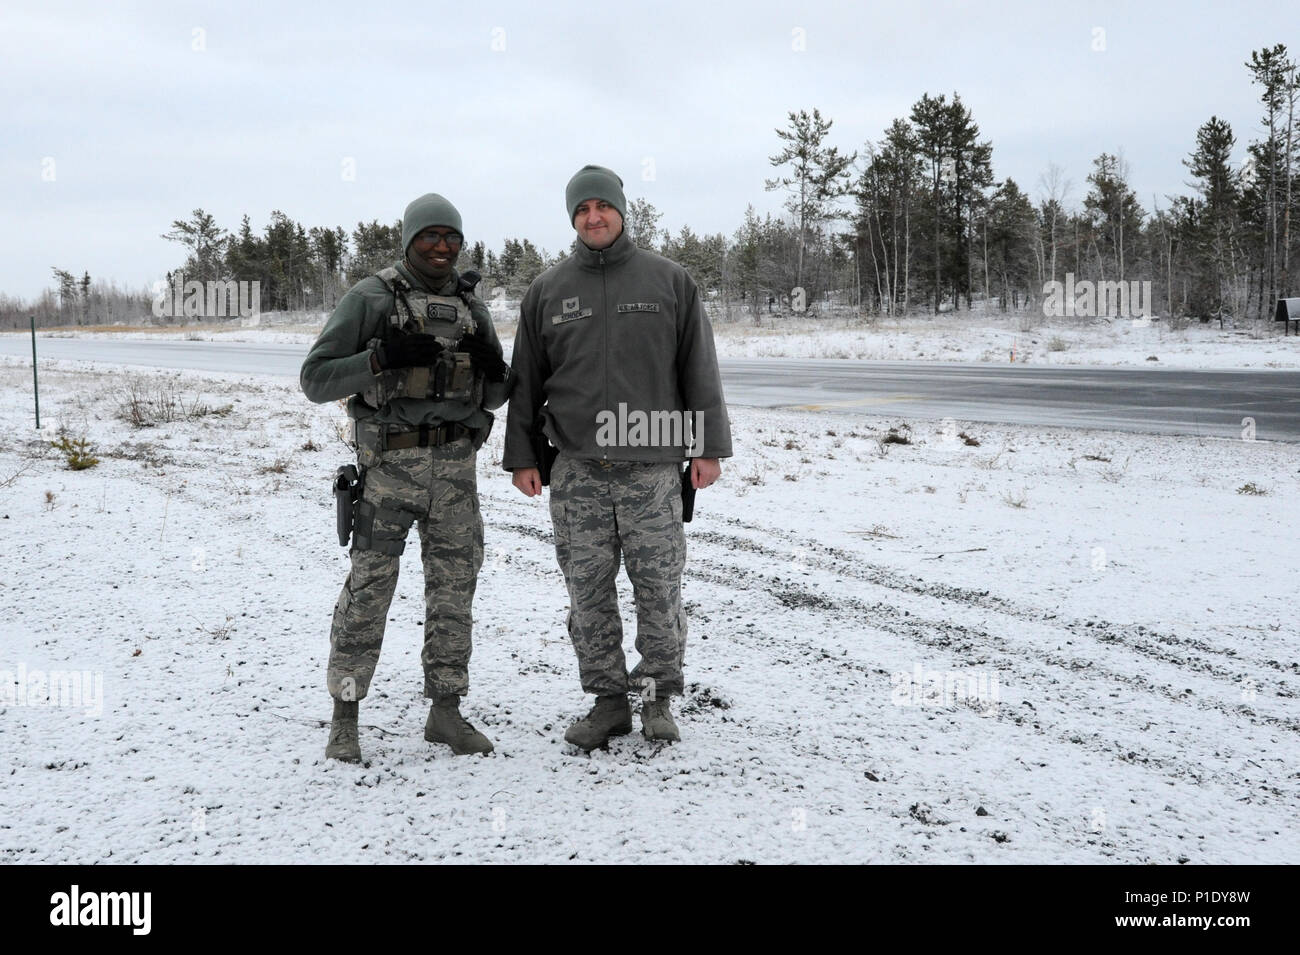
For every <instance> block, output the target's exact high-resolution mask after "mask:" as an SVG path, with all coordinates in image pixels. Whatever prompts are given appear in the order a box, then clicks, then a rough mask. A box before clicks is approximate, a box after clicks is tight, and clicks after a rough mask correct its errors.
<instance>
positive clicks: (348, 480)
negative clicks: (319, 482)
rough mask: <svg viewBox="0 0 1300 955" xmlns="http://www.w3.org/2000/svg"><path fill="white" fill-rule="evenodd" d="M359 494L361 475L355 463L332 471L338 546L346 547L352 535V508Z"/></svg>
mask: <svg viewBox="0 0 1300 955" xmlns="http://www.w3.org/2000/svg"><path fill="white" fill-rule="evenodd" d="M360 494H361V475H360V474H359V473H358V472H357V466H356V465H355V464H345V465H343V466H342V467H340V468H339V469H338V470H337V471H335V472H334V514H335V517H336V518H337V521H338V532H339V546H340V547H347V546H348V538H350V537H351V536H352V509H353V505H355V504H356V503H357V498H358V497H359V496H360Z"/></svg>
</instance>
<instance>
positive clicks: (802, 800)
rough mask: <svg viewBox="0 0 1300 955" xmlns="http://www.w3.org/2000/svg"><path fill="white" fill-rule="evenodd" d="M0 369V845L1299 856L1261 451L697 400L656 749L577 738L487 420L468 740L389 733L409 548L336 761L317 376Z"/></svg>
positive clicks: (523, 511) (529, 530)
mask: <svg viewBox="0 0 1300 955" xmlns="http://www.w3.org/2000/svg"><path fill="white" fill-rule="evenodd" d="M1143 331H1147V330H1143ZM845 334H848V333H845ZM852 334H859V333H857V332H853V333H852ZM863 334H871V333H870V332H864V333H863ZM720 339H721V340H722V341H723V342H724V343H728V342H729V341H730V339H729V336H728V335H727V333H726V329H725V328H723V329H722V332H721V334H720ZM1278 344H1279V340H1273V341H1271V342H1254V343H1252V344H1248V345H1243V349H1252V348H1253V349H1257V350H1261V351H1259V352H1258V356H1259V357H1262V356H1264V355H1265V353H1264V352H1263V351H1262V349H1263V348H1264V347H1265V345H1267V346H1268V347H1276V346H1278ZM730 347H731V346H730V345H726V348H730ZM746 347H749V346H746ZM963 347H967V346H963ZM970 347H976V346H970ZM1145 347H1146V346H1145V345H1144V346H1143V347H1142V350H1145ZM724 350H725V349H724ZM730 353H734V352H730ZM1081 353H1082V352H1074V353H1073V354H1075V355H1076V357H1077V356H1078V355H1079V354H1081ZM1175 353H1176V352H1175V350H1174V349H1173V347H1172V344H1171V345H1170V347H1169V348H1168V349H1167V350H1165V351H1162V352H1161V360H1162V362H1163V361H1165V360H1167V359H1166V356H1169V357H1168V360H1169V361H1170V363H1172V362H1173V358H1172V356H1173V355H1174V354H1175ZM1071 354H1072V350H1071V351H1066V352H1063V353H1061V355H1063V356H1069V355H1071ZM1216 354H1223V353H1219V352H1216ZM1242 354H1245V351H1243V352H1242ZM1252 354H1255V353H1254V352H1252ZM1288 354H1289V355H1290V356H1291V357H1290V358H1288V359H1285V360H1287V361H1290V362H1291V363H1292V364H1295V360H1294V358H1295V355H1296V352H1295V351H1294V350H1292V351H1290V352H1289V353H1288ZM869 357H899V356H897V355H893V356H890V355H882V356H874V355H873V356H869ZM944 357H956V356H944ZM1255 360H1256V359H1252V361H1255ZM1277 360H1278V361H1283V360H1284V359H1282V358H1278V359H1277ZM30 387H31V370H30V366H29V365H27V364H24V363H22V362H20V361H17V360H13V359H3V360H0V395H2V396H3V401H2V402H0V415H2V416H3V425H4V427H3V429H2V430H0V547H2V548H3V552H4V555H5V558H6V559H5V560H4V562H3V564H2V565H0V629H2V631H3V642H2V648H3V649H2V650H0V653H2V656H0V671H6V672H3V673H0V750H2V751H3V753H4V757H5V760H4V761H5V763H6V764H7V765H8V767H9V770H8V773H7V774H6V778H5V780H4V799H3V801H2V802H0V854H2V855H0V858H3V860H4V861H10V862H12V861H18V862H46V863H53V862H83V863H89V862H105V861H113V862H150V863H159V862H187V861H200V862H303V861H319V862H339V861H349V862H409V861H458V862H564V861H567V860H572V861H575V862H633V861H653V862H707V863H738V862H757V863H791V862H799V863H808V862H948V863H1051V862H1069V863H1112V862H1122V863H1178V862H1189V863H1194V864H1199V863H1246V862H1264V863H1297V862H1300V825H1298V824H1297V819H1300V768H1298V767H1300V702H1298V701H1297V693H1298V692H1300V663H1298V662H1297V659H1298V658H1297V637H1298V636H1300V632H1298V629H1297V620H1298V619H1300V613H1298V612H1297V611H1298V610H1300V607H1298V606H1297V604H1298V601H1297V594H1300V539H1297V535H1296V528H1297V527H1300V455H1298V454H1297V448H1296V447H1295V446H1294V445H1277V444H1272V443H1269V442H1265V441H1245V440H1239V441H1225V440H1216V439H1205V438H1195V437H1192V438H1163V437H1147V436H1141V435H1131V434H1120V433H1108V432H1100V431H1093V432H1081V431H1066V430H1052V429H1030V428H1014V427H1002V426H997V427H990V426H984V425H970V424H968V423H965V422H952V423H949V424H935V423H928V422H920V421H912V422H910V425H911V428H910V429H909V428H907V427H905V425H907V424H909V422H905V421H900V420H898V419H896V418H884V417H872V416H866V415H858V414H852V415H848V414H837V415H826V414H810V413H796V412H781V411H755V410H751V409H745V408H734V409H733V426H734V432H735V446H736V457H735V458H734V459H732V460H731V461H730V462H728V463H727V464H726V466H725V471H724V474H723V479H722V481H721V482H720V483H719V484H718V485H717V486H715V487H714V488H712V489H709V490H707V491H702V492H701V493H700V496H699V500H698V503H697V510H696V518H695V521H694V523H692V524H691V525H689V527H688V529H687V536H688V541H689V547H690V555H689V563H688V566H687V571H686V577H685V595H686V600H687V607H688V612H689V618H690V637H689V642H688V649H687V658H686V667H687V682H688V685H689V691H688V694H687V696H686V697H685V698H684V700H682V701H679V702H680V705H679V706H678V707H677V708H676V709H677V712H678V713H679V718H678V722H679V725H680V727H681V730H682V735H683V740H682V742H681V743H680V744H677V745H674V746H665V745H662V744H654V745H652V744H649V743H647V742H646V741H645V740H643V739H642V738H641V737H640V736H639V735H632V736H628V737H623V738H620V739H617V740H615V741H614V742H612V744H611V745H610V747H609V749H608V750H607V751H597V752H595V753H593V754H591V755H590V756H588V755H585V754H582V753H581V752H579V751H577V750H575V749H573V748H572V747H570V746H568V745H567V744H565V743H564V741H563V733H564V729H565V728H566V727H567V726H568V724H569V723H570V722H571V721H572V720H573V719H574V718H576V717H577V716H579V715H580V714H581V713H583V712H585V710H586V708H587V706H588V705H589V698H585V697H584V696H583V694H582V692H581V689H580V687H579V685H578V680H577V666H576V662H575V660H574V656H573V652H572V650H571V648H570V646H569V645H568V642H567V638H566V635H565V632H564V613H565V604H566V596H565V593H564V589H563V585H562V582H561V578H560V575H559V571H558V570H557V568H556V566H555V557H554V552H553V550H552V546H551V537H550V522H549V516H548V511H547V509H546V506H545V503H544V501H541V500H535V499H534V500H529V499H525V498H524V497H523V496H521V495H520V494H519V493H518V492H516V491H515V490H514V489H513V488H512V487H511V486H510V482H509V479H508V476H507V475H506V474H505V473H504V472H502V471H501V470H500V467H499V461H500V454H501V430H502V429H501V428H500V427H498V429H497V431H496V432H495V433H494V435H493V436H492V439H491V440H490V441H489V444H488V446H487V447H485V448H484V450H483V452H482V453H481V454H480V458H479V463H480V492H481V496H482V507H483V515H484V520H485V524H486V538H487V560H486V563H485V566H484V569H483V573H482V576H481V578H480V581H479V589H478V595H477V598H476V603H475V618H476V626H475V652H474V658H473V661H472V664H471V669H470V678H471V694H470V696H469V697H468V698H467V700H466V701H465V703H464V706H463V710H464V712H465V713H466V715H467V716H469V717H470V718H471V719H472V720H474V721H475V722H476V723H477V724H478V725H479V726H480V728H482V729H483V730H484V732H486V733H487V735H488V736H489V737H490V738H491V739H493V740H494V741H495V744H496V752H495V753H494V754H493V755H491V756H489V757H482V758H480V757H460V758H458V757H453V756H452V755H451V753H450V751H449V750H448V749H447V748H446V747H442V746H435V745H431V744H428V743H426V742H424V740H423V738H422V728H423V721H424V716H425V712H426V704H425V702H424V701H423V699H422V698H421V696H420V689H421V685H422V684H421V676H420V670H419V662H418V654H419V645H420V631H421V622H422V618H423V608H422V600H421V594H422V580H421V574H420V568H419V548H418V545H417V546H413V545H408V548H407V552H406V555H405V556H404V557H403V559H402V576H401V580H400V582H399V584H398V592H397V598H396V599H395V600H394V603H393V610H392V613H391V614H390V622H389V625H388V635H387V641H386V644H385V649H384V655H383V658H382V660H381V661H380V664H379V670H378V674H377V678H376V682H375V685H374V687H373V691H372V694H371V696H370V697H369V698H367V699H366V700H365V701H364V702H363V703H362V706H361V724H362V747H363V750H364V752H365V755H366V762H365V764H364V765H361V766H351V765H344V764H339V763H334V762H329V763H327V762H326V761H325V760H324V759H323V750H324V746H325V741H326V735H327V721H328V717H329V713H330V700H329V698H328V696H327V694H326V692H325V689H324V667H325V658H326V652H327V645H328V627H329V621H330V613H331V610H332V607H333V603H334V600H335V598H336V596H337V594H338V591H339V588H340V586H341V584H342V581H343V578H344V576H345V573H346V568H347V558H346V553H345V551H344V550H343V549H342V548H340V547H339V546H338V544H337V540H336V539H335V537H334V514H333V502H332V499H331V497H330V495H329V481H330V477H331V475H332V473H333V470H334V468H335V467H336V466H338V465H339V464H342V463H346V461H347V460H348V452H347V450H346V449H345V447H344V445H343V443H342V441H341V439H340V436H339V435H340V429H341V427H342V426H343V424H344V422H345V418H344V416H343V414H342V412H341V410H340V409H339V407H338V406H337V405H334V404H330V405H325V406H315V405H311V404H310V403H308V402H307V401H306V399H304V398H303V397H302V395H301V394H300V393H299V392H298V390H297V388H296V387H295V386H294V385H293V384H292V383H290V382H284V381H280V380H272V379H258V378H248V377H240V376H236V375H225V376H221V375H207V376H200V375H198V374H196V373H185V374H184V375H178V374H174V373H173V374H168V373H154V372H140V371H134V370H131V371H127V370H116V371H115V370H112V369H105V368H104V367H103V366H96V367H94V368H92V367H91V366H77V365H74V364H71V363H48V364H47V363H42V375H41V412H42V419H43V422H45V423H47V428H46V430H45V432H44V433H43V434H38V433H37V432H36V431H35V430H34V429H33V427H32V418H31V404H30ZM132 395H134V399H135V409H136V416H137V417H138V418H139V419H141V420H149V419H154V420H155V421H156V423H154V424H153V425H152V426H150V427H140V428H137V427H134V426H133V425H132V424H131V423H129V422H128V421H126V420H123V419H122V417H120V415H121V414H122V413H123V411H124V410H129V402H130V399H131V396H132ZM168 416H171V417H174V418H175V420H172V421H170V422H167V421H158V420H157V419H158V418H160V417H161V418H166V417H168ZM60 427H62V428H63V429H64V431H65V433H66V434H68V435H70V436H73V437H79V436H85V437H86V438H87V439H88V440H89V443H90V445H91V447H92V449H93V451H94V453H95V454H97V455H98V457H99V458H100V463H99V464H98V465H97V466H95V467H93V468H90V469H88V470H82V471H71V470H68V469H66V468H65V466H64V456H63V454H61V453H60V452H57V451H54V450H53V449H51V448H50V447H49V445H48V441H49V440H50V439H52V438H54V437H56V436H57V430H58V429H59V428H60ZM891 428H893V429H895V431H894V435H895V436H896V438H897V439H910V441H911V443H910V444H903V443H886V439H887V438H888V437H889V435H890V429H891ZM968 439H969V440H971V441H978V442H979V443H978V445H975V444H970V443H968ZM414 539H415V538H414V535H413V536H412V540H413V541H414ZM620 581H621V589H622V591H623V597H624V618H625V620H626V621H628V622H629V625H628V638H627V642H628V645H629V651H630V645H631V639H632V629H633V628H632V625H631V621H632V619H633V617H632V613H631V605H630V593H629V589H628V586H627V582H626V578H620ZM630 652H631V651H630ZM58 674H63V678H62V679H60V678H59V676H58ZM74 674H76V678H75V679H74V678H73V675H74ZM20 677H21V679H20ZM51 682H53V683H54V684H56V685H57V688H56V689H55V690H54V691H53V692H51V690H50V684H51ZM637 725H638V729H639V720H638V723H637Z"/></svg>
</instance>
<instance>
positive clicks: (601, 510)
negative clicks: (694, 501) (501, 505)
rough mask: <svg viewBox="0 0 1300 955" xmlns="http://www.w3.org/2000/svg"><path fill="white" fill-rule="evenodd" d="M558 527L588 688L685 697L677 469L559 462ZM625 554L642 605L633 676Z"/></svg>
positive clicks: (573, 633) (555, 482)
mask: <svg viewBox="0 0 1300 955" xmlns="http://www.w3.org/2000/svg"><path fill="white" fill-rule="evenodd" d="M551 520H552V523H553V524H554V527H555V554H556V557H557V559H558V561H559V564H560V570H561V571H562V572H563V574H564V582H565V585H566V586H567V587H568V590H569V638H570V639H571V640H572V641H573V647H574V651H575V652H576V654H577V657H578V674H579V677H580V679H581V680H582V688H583V690H584V691H585V692H587V693H593V694H595V695H596V696H606V695H608V694H612V693H626V692H627V691H628V690H629V689H631V690H634V691H636V692H641V693H647V694H649V693H654V694H657V695H662V696H679V695H681V692H682V662H683V657H684V654H685V652H686V614H685V613H683V611H682V586H681V583H682V568H683V567H684V566H685V564H686V534H685V533H684V531H683V529H682V499H681V480H680V470H679V467H678V465H677V464H675V463H671V462H669V463H658V464H656V463H642V462H630V461H586V460H582V459H581V458H572V457H568V456H567V455H561V456H559V457H558V458H557V459H556V461H555V466H554V468H553V469H552V471H551ZM620 557H621V559H622V562H623V565H624V566H625V567H626V568H627V576H628V579H629V580H631V581H632V593H633V596H634V598H635V600H636V619H637V628H636V650H637V653H638V654H639V655H640V657H641V660H640V662H639V663H637V665H636V667H635V669H633V670H632V673H631V676H630V677H629V675H628V672H627V664H626V662H625V661H624V657H623V621H622V618H621V617H620V615H619V611H618V592H617V590H616V589H615V587H614V579H615V578H616V577H617V576H618V568H619V561H620ZM629 684H630V685H629Z"/></svg>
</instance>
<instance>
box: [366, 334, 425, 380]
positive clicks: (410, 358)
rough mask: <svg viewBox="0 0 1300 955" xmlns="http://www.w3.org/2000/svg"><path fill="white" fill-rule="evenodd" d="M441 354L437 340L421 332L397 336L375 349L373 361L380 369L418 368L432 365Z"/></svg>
mask: <svg viewBox="0 0 1300 955" xmlns="http://www.w3.org/2000/svg"><path fill="white" fill-rule="evenodd" d="M440 354H442V345H440V344H438V339H436V338H434V337H433V336H432V335H426V334H425V333H423V332H417V333H415V334H412V335H399V336H397V337H396V338H394V339H393V340H392V341H388V342H384V343H382V344H381V345H380V346H379V347H378V348H377V349H375V361H376V363H377V364H378V365H379V367H380V369H382V370H385V371H387V370H388V369H390V368H419V367H422V366H425V365H432V364H433V363H434V362H436V361H437V360H438V356H439V355H440Z"/></svg>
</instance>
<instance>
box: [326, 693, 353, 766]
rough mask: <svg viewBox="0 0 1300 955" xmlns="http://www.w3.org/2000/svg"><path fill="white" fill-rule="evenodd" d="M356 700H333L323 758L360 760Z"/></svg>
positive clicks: (345, 761) (348, 760) (350, 761)
mask: <svg viewBox="0 0 1300 955" xmlns="http://www.w3.org/2000/svg"><path fill="white" fill-rule="evenodd" d="M357 709H358V704H357V701H356V700H351V701H347V700H335V701H334V717H333V721H332V722H331V723H330V739H329V742H328V743H326V744H325V758H326V759H337V760H340V761H341V762H344V763H359V762H361V741H360V739H359V737H358V735H357Z"/></svg>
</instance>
